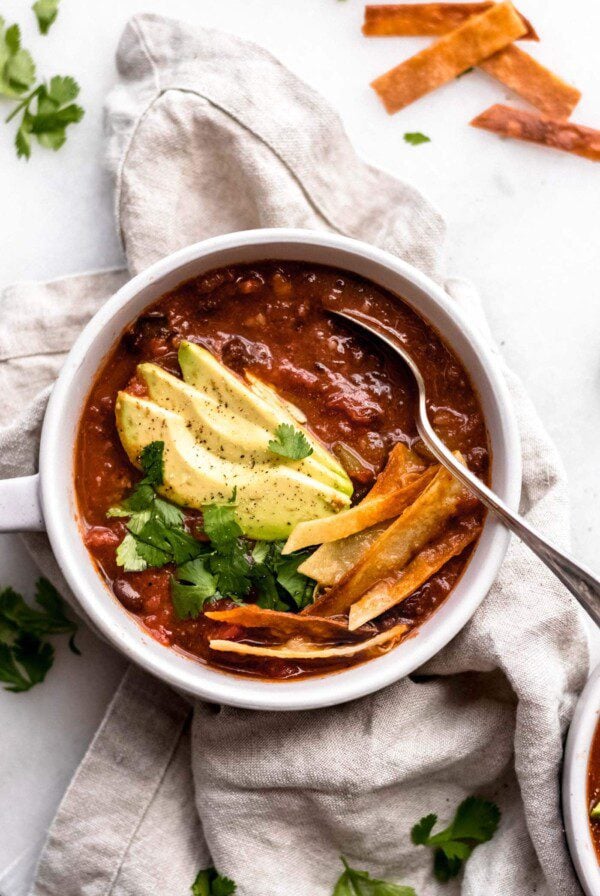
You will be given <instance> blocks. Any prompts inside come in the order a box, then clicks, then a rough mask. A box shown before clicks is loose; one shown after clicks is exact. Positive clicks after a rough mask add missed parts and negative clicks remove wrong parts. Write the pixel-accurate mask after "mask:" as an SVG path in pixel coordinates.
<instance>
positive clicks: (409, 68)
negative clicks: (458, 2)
mask: <svg viewBox="0 0 600 896" xmlns="http://www.w3.org/2000/svg"><path fill="white" fill-rule="evenodd" d="M526 30H527V28H526V26H525V25H524V24H523V21H522V19H521V18H520V17H519V15H518V13H517V12H516V10H515V8H514V6H513V5H512V4H511V3H508V2H504V3H494V4H493V6H492V7H491V8H490V9H488V10H487V12H484V13H482V15H479V16H472V17H471V18H469V19H467V21H466V22H465V23H464V24H463V25H461V26H460V27H459V28H456V29H455V30H454V31H451V32H450V33H449V34H446V35H444V36H443V37H440V38H439V40H437V41H435V43H433V44H431V46H429V47H426V48H425V49H424V50H421V52H420V53H417V54H416V55H415V56H411V57H410V59H407V60H406V61H405V62H402V63H401V64H400V65H398V66H396V68H393V69H391V71H389V72H386V73H385V74H384V75H381V76H380V77H379V78H376V80H375V81H373V82H372V84H371V87H373V88H374V90H375V91H376V92H377V93H378V95H379V97H380V98H381V100H382V101H383V104H384V106H385V108H386V110H387V111H388V112H389V113H390V115H391V114H392V113H394V112H398V110H399V109H403V108H404V107H405V106H408V105H409V103H412V102H414V100H417V99H419V97H421V96H424V95H425V94H426V93H429V92H430V91H432V90H435V88H436V87H441V86H442V84H446V83H447V82H448V81H452V80H453V79H454V78H456V77H457V76H458V75H460V74H462V73H463V72H464V71H466V69H468V68H470V67H471V66H474V65H479V63H480V62H481V61H482V60H483V59H487V58H488V56H491V55H492V54H493V53H496V52H498V50H501V49H502V48H503V47H505V46H507V44H510V43H512V41H513V40H516V39H517V38H518V37H522V36H523V34H525V32H526Z"/></svg>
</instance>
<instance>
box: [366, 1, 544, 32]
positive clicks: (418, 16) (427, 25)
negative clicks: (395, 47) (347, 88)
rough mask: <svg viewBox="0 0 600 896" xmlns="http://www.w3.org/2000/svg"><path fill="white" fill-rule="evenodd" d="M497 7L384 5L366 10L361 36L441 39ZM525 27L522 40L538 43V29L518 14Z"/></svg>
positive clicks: (453, 4)
mask: <svg viewBox="0 0 600 896" xmlns="http://www.w3.org/2000/svg"><path fill="white" fill-rule="evenodd" d="M492 6H494V3H493V2H491V0H484V2H483V3H382V4H370V5H369V6H365V21H364V24H363V27H362V32H363V34H364V35H366V36H367V37H422V36H425V37H440V36H441V35H442V34H448V32H449V31H454V30H455V29H456V28H458V27H460V25H463V24H464V23H465V22H466V21H467V19H470V18H472V17H473V16H478V15H481V13H483V12H487V10H488V9H491V7H492ZM516 12H517V14H518V15H519V16H520V17H521V19H522V21H523V24H524V25H525V27H526V29H527V30H526V31H525V33H524V34H523V35H522V36H521V38H520V40H539V37H538V36H537V33H536V31H535V28H534V27H533V25H532V24H531V22H530V21H529V19H526V18H525V16H524V15H523V14H522V13H520V12H519V10H517V11H516Z"/></svg>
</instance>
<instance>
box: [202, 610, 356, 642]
mask: <svg viewBox="0 0 600 896" xmlns="http://www.w3.org/2000/svg"><path fill="white" fill-rule="evenodd" d="M204 615H205V616H208V618H209V619H216V620H217V622H228V623H231V624H234V625H241V626H243V627H244V628H268V629H271V631H273V632H276V633H277V634H278V635H286V636H287V637H288V638H289V637H301V638H305V639H306V640H307V641H338V640H340V639H346V640H348V637H350V639H356V638H357V637H361V638H362V637H364V632H363V633H358V635H354V634H353V633H349V632H348V627H347V625H346V624H345V623H344V622H335V620H333V619H322V618H320V617H319V616H299V615H298V614H297V613H280V612H279V611H278V610H264V609H263V608H262V607H257V606H256V605H255V604H246V605H245V606H240V607H234V608H233V609H231V610H208V611H206V612H205V614H204ZM355 628H358V626H355ZM353 631H354V630H353Z"/></svg>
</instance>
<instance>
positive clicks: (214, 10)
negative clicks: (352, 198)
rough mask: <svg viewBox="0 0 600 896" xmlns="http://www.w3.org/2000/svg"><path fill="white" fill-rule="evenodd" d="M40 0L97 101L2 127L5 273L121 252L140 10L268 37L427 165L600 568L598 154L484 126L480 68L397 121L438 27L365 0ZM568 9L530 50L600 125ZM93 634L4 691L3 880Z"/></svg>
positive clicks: (108, 667)
mask: <svg viewBox="0 0 600 896" xmlns="http://www.w3.org/2000/svg"><path fill="white" fill-rule="evenodd" d="M29 5H30V4H29V2H27V3H26V2H24V0H4V2H3V3H2V8H1V10H0V12H1V13H2V15H3V16H4V17H5V18H7V19H8V20H9V21H13V20H15V19H16V20H18V21H19V22H20V23H21V24H22V25H23V26H24V32H25V40H24V43H25V45H26V46H29V47H30V48H31V49H32V50H33V51H34V55H35V57H36V59H37V60H39V68H40V71H41V72H42V73H43V74H44V75H52V74H56V73H69V74H71V73H72V74H74V75H75V76H76V77H77V78H78V80H79V81H80V83H81V85H82V95H81V101H82V103H83V105H84V106H85V107H86V117H85V119H84V121H83V123H82V124H81V125H78V126H77V127H76V128H74V129H73V132H72V133H71V135H70V137H69V139H68V142H67V144H66V146H65V147H64V148H63V149H62V150H61V151H60V153H59V154H58V155H54V154H52V153H49V152H45V151H42V150H39V151H38V149H37V147H36V148H35V150H34V155H33V158H32V159H31V161H30V162H29V163H28V164H26V163H25V162H20V161H18V160H17V159H16V157H15V154H14V150H13V147H12V144H11V137H12V133H11V131H10V128H9V127H4V126H1V127H0V196H2V210H3V214H2V215H1V216H0V245H2V246H3V252H2V261H1V265H0V286H1V285H4V284H6V283H9V282H12V281H14V280H22V279H45V278H48V277H54V276H60V275H62V274H67V273H72V272H77V271H81V270H84V269H89V268H95V267H106V266H111V265H114V264H118V263H120V262H121V250H120V246H119V242H118V239H117V236H116V233H115V230H114V226H113V219H112V197H111V195H110V192H109V186H108V183H107V180H106V178H105V176H104V174H103V172H102V166H101V162H102V152H103V145H102V103H103V99H104V96H105V94H106V92H107V91H108V90H109V89H110V87H111V85H112V84H113V83H114V80H115V67H114V51H115V47H116V44H117V41H118V38H119V35H120V33H121V31H122V28H123V26H124V24H125V22H126V21H127V19H128V18H129V16H131V15H132V14H134V13H136V12H142V11H154V12H159V13H164V14H168V15H171V16H177V17H180V18H183V19H186V20H188V21H190V22H196V23H200V24H205V25H210V26H213V27H217V28H224V29H227V30H230V31H232V30H233V31H235V32H236V33H238V34H240V35H241V36H243V37H248V38H251V39H253V40H256V41H257V42H260V43H262V44H263V45H264V46H266V47H267V48H268V49H270V50H271V51H272V52H273V53H274V54H276V55H277V56H279V57H280V58H281V59H282V61H283V62H285V63H286V64H287V65H288V66H289V67H290V68H292V69H293V70H294V71H296V72H297V73H298V74H299V75H301V76H302V77H303V78H305V79H306V80H307V81H309V82H310V83H311V84H312V85H313V86H314V87H315V88H317V89H318V90H319V91H321V92H322V93H323V94H324V95H325V96H326V97H327V98H328V99H329V100H330V101H331V103H332V104H333V105H334V106H335V107H336V108H337V109H338V110H339V112H340V113H341V115H342V117H343V119H344V122H345V124H346V127H347V129H348V131H349V133H350V136H351V138H352V139H353V141H354V143H355V145H356V147H357V149H358V150H359V152H360V153H361V154H362V155H363V156H365V157H366V158H367V159H368V160H369V161H371V162H372V163H374V164H376V165H380V166H382V167H385V168H387V169H389V170H390V171H392V172H393V173H394V174H396V175H398V176H400V177H403V178H406V179H408V180H410V181H412V182H413V183H414V184H416V185H417V186H418V187H419V188H420V189H421V190H422V191H423V192H425V193H426V194H427V195H428V196H429V197H430V198H431V199H432V200H433V201H434V202H435V203H436V204H437V205H438V206H439V208H440V209H441V211H442V212H443V214H444V215H445V216H446V219H447V222H448V241H447V267H448V271H449V273H451V274H455V275H460V276H464V277H468V278H470V279H472V280H473V281H474V282H476V283H477V285H478V286H479V288H480V291H481V294H482V297H483V300H484V303H485V307H486V309H487V312H488V315H489V319H490V322H491V325H492V329H493V331H494V334H495V336H496V338H497V340H498V341H499V342H500V344H501V345H502V347H503V351H504V353H505V355H506V357H507V359H508V361H509V363H510V364H511V365H512V366H513V367H514V369H515V370H517V371H518V372H519V374H520V375H521V377H522V378H523V379H524V381H525V382H526V384H527V387H528V389H529V392H530V394H531V396H532V398H533V400H534V402H535V404H536V405H537V407H538V410H539V412H540V413H541V415H542V417H543V419H544V421H545V423H546V426H547V427H548V429H549V430H550V431H551V433H552V435H553V436H554V438H555V439H556V442H557V444H558V446H559V449H560V451H561V453H562V456H563V459H564V462H565V465H566V467H567V471H568V475H569V479H570V490H571V497H572V506H573V542H574V547H575V550H576V552H577V554H578V555H579V556H580V557H581V558H583V559H585V560H586V561H587V562H588V563H589V564H591V565H592V566H596V568H600V561H599V560H598V556H597V555H598V551H597V544H598V541H599V538H600V501H599V497H600V487H599V486H600V478H599V475H598V448H597V445H598V444H599V442H600V382H599V380H600V252H599V251H598V243H599V240H600V214H599V199H600V187H599V184H600V181H599V176H600V166H594V164H592V163H591V162H587V161H585V160H583V159H579V158H575V157H570V156H568V155H565V154H561V153H557V152H552V151H548V150H543V149H538V148H536V147H532V146H527V145H525V144H519V143H516V142H512V141H504V140H500V139H498V138H496V137H494V136H493V135H491V134H487V133H484V132H482V131H476V130H474V129H472V128H469V127H468V126H467V122H468V121H469V120H470V119H471V118H472V117H473V116H474V115H475V114H476V113H478V112H479V111H481V110H483V109H485V108H486V107H487V106H488V105H490V104H492V103H494V102H502V101H505V100H510V99H512V97H510V96H509V95H508V92H507V91H506V90H504V89H503V88H502V87H501V86H499V85H497V84H495V83H494V82H492V81H491V80H489V79H487V78H486V77H485V76H484V75H483V74H480V73H477V72H474V73H471V74H468V75H466V76H464V77H463V78H461V79H460V80H458V81H456V82H454V83H452V84H450V85H448V86H447V87H445V88H444V89H442V90H439V91H438V92H436V93H435V94H432V95H430V96H429V97H426V98H424V99H422V100H421V101H420V102H418V103H416V104H414V105H413V106H411V107H410V108H408V109H406V110H404V111H403V112H402V113H400V114H399V115H397V116H395V117H394V118H388V116H387V115H386V114H385V113H384V112H383V111H382V109H381V107H380V106H379V104H378V101H377V100H376V98H375V96H374V95H373V93H372V91H371V90H370V89H369V87H368V83H369V81H370V80H371V79H372V78H373V77H374V76H375V75H377V74H379V73H381V72H383V71H385V70H386V69H387V68H389V67H391V66H392V65H394V64H396V63H397V62H399V61H400V60H401V59H403V58H405V57H406V56H408V55H409V54H410V53H412V52H414V51H415V49H417V48H419V47H420V46H421V45H422V44H423V41H421V40H417V39H415V40H402V39H388V40H370V41H369V40H366V39H365V38H363V37H362V36H361V34H360V20H361V15H362V3H361V2H359V0H344V2H340V0H252V2H248V0H202V2H201V3H199V2H197V0H169V2H166V0H106V2H104V3H97V4H93V5H90V4H87V3H77V2H75V0H62V3H61V12H60V16H59V19H58V21H57V23H56V25H55V26H54V27H53V29H52V31H51V32H50V35H49V36H48V37H46V38H41V37H39V36H38V35H37V34H36V28H35V25H34V21H33V15H32V13H31V12H30V9H29ZM565 8H566V6H565V4H564V3H558V2H553V3H548V2H547V0H526V2H525V6H523V11H524V12H525V13H526V14H527V15H528V16H530V18H531V19H532V20H533V21H534V23H535V25H536V28H537V29H538V31H539V33H540V35H541V36H542V43H541V44H539V45H530V46H529V47H528V49H530V50H531V52H532V53H533V54H534V55H536V56H537V57H538V58H539V59H540V60H542V61H544V62H546V63H547V64H548V65H550V66H552V67H554V68H555V69H556V70H557V71H558V72H559V73H561V74H562V75H564V76H565V77H566V78H567V79H571V80H572V81H573V82H574V83H576V84H577V85H578V86H579V87H580V88H581V89H582V90H583V92H584V98H583V100H582V102H581V104H580V106H579V108H578V109H577V110H576V115H575V118H576V119H577V120H581V121H582V122H584V123H588V124H591V125H596V126H598V127H600V80H599V79H598V77H597V62H596V60H597V35H598V33H599V29H600V4H598V2H597V0H571V3H570V4H569V15H568V17H567V18H565V15H564V10H565ZM415 130H419V131H423V132H424V133H426V134H428V135H429V136H430V137H431V140H432V142H431V143H429V144H426V145H422V146H418V147H411V146H408V145H407V144H405V143H404V142H403V140H402V135H403V133H404V132H405V131H415ZM0 314H1V310H0ZM0 326H1V318H0ZM34 577H35V572H34V570H33V569H32V567H31V563H30V561H29V560H28V559H27V556H26V555H25V554H24V552H23V551H22V549H21V548H20V546H19V543H18V541H17V539H16V538H13V537H4V538H2V539H1V540H0V583H1V584H9V583H10V584H12V585H14V586H15V587H20V588H22V589H23V590H24V591H25V592H26V593H27V592H28V590H29V589H30V588H31V585H32V583H33V579H34ZM80 646H81V648H82V653H83V655H82V657H80V658H77V657H74V656H72V655H70V654H69V653H68V652H67V651H66V649H65V647H64V645H60V647H59V649H58V658H57V662H56V665H55V667H54V669H53V670H52V672H51V673H50V675H49V677H48V680H47V681H46V683H45V684H44V685H43V686H42V687H39V688H35V689H34V690H33V691H32V692H31V693H30V694H26V695H13V694H7V693H6V692H5V691H0V714H1V715H0V718H1V720H2V721H1V724H0V830H1V831H2V837H1V838H0V891H1V890H2V883H1V875H2V872H3V871H4V870H5V869H7V868H8V867H9V866H10V865H11V863H14V862H15V861H17V862H18V860H19V856H21V855H22V854H23V852H24V851H26V850H27V849H28V848H29V849H30V852H29V853H28V854H27V856H26V858H25V859H24V860H23V867H24V868H25V870H26V871H27V869H28V868H29V867H30V865H31V862H32V860H33V858H34V855H35V849H36V844H37V842H38V841H39V838H40V837H41V836H43V833H44V831H45V829H46V827H47V824H48V821H49V820H50V818H51V816H52V814H53V811H54V809H55V807H56V804H57V802H58V800H59V799H60V796H61V795H62V793H63V791H64V789H65V787H66V785H67V782H68V780H69V778H70V776H71V774H72V772H73V770H74V768H75V767H76V765H77V762H78V761H79V759H80V758H81V756H82V755H83V752H84V751H85V749H86V747H87V745H88V743H89V741H90V739H91V737H92V735H93V733H94V731H95V728H96V726H97V724H98V722H99V720H100V718H101V717H102V714H103V711H104V709H105V706H106V704H107V702H108V700H109V699H110V697H111V695H112V693H113V691H114V687H115V684H116V682H117V681H118V679H119V676H120V673H121V671H122V668H123V663H122V660H121V659H120V658H119V657H117V656H116V655H115V654H114V653H113V652H112V651H111V650H110V649H109V648H108V647H106V646H105V645H103V644H101V643H99V642H98V641H97V639H95V638H94V637H93V636H92V635H91V634H90V633H87V632H86V633H82V636H81V637H80ZM5 891H6V892H7V893H8V886H7V885H5ZM12 892H16V890H15V889H14V888H13V889H12V890H11V894H10V896H12Z"/></svg>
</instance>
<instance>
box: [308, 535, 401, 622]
mask: <svg viewBox="0 0 600 896" xmlns="http://www.w3.org/2000/svg"><path fill="white" fill-rule="evenodd" d="M390 526H391V523H388V522H385V523H378V524H377V526H373V528H372V529H363V531H362V532H357V533H356V535H350V536H348V538H341V539H340V540H339V541H331V542H329V544H323V545H321V547H320V548H318V549H317V550H316V551H315V552H314V554H311V555H310V557H309V558H308V559H307V560H305V561H304V563H301V564H300V566H299V567H298V572H301V573H302V574H303V575H305V576H308V577H309V579H314V580H315V581H316V582H318V583H319V585H336V584H337V583H338V582H339V581H340V579H341V578H342V577H343V576H345V575H346V573H347V572H348V571H349V570H350V569H352V567H353V566H355V565H356V564H357V563H358V561H359V560H360V558H361V557H363V556H364V555H365V554H366V552H367V551H368V549H369V548H370V547H371V545H372V544H373V542H375V541H377V539H378V538H379V536H380V535H381V534H382V532H385V530H386V529H388V528H389V527H390ZM313 606H314V605H313ZM307 610H310V607H307V608H306V609H304V610H302V614H304V613H306V612H307Z"/></svg>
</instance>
